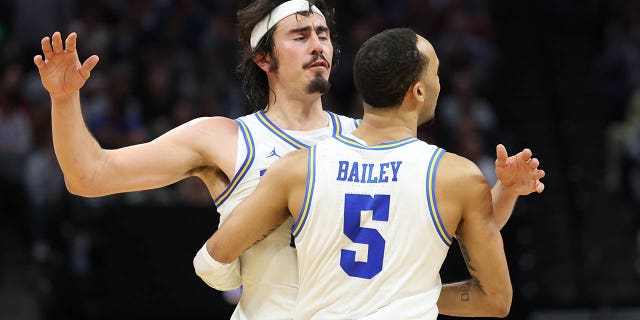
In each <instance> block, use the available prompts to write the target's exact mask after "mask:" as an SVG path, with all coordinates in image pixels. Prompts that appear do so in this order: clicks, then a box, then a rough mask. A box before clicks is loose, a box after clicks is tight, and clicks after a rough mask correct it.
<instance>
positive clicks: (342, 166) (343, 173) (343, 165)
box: [336, 161, 349, 181]
mask: <svg viewBox="0 0 640 320" xmlns="http://www.w3.org/2000/svg"><path fill="white" fill-rule="evenodd" d="M338 166H339V167H338V178H337V179H336V180H338V181H345V180H347V171H348V170H349V161H340V162H338Z"/></svg>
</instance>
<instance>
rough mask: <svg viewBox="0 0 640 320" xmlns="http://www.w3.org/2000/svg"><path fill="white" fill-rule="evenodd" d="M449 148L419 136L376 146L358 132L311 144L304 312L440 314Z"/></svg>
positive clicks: (301, 250)
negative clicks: (442, 171) (442, 196)
mask: <svg viewBox="0 0 640 320" xmlns="http://www.w3.org/2000/svg"><path fill="white" fill-rule="evenodd" d="M443 153H444V150H442V149H439V148H437V147H435V146H432V145H429V144H426V143H424V142H422V141H419V140H417V139H414V138H409V139H404V140H400V141H395V142H392V143H384V144H380V145H376V146H372V147H367V146H365V145H364V142H362V141H360V140H358V139H357V138H355V137H354V136H352V135H347V136H339V137H337V138H335V139H330V140H329V141H325V142H322V143H320V144H318V145H317V146H316V147H313V148H312V149H311V150H310V154H309V168H310V169H309V171H308V172H309V174H308V181H307V192H306V195H305V200H304V203H303V206H302V208H303V209H302V210H301V212H300V215H299V217H298V220H297V221H296V224H295V225H294V227H293V234H294V236H295V237H296V239H295V242H296V249H297V252H298V269H299V272H300V284H299V285H300V287H299V292H298V301H297V304H296V314H295V318H296V319H391V318H393V317H395V318H401V319H436V317H437V314H438V310H437V306H436V302H437V300H438V296H439V293H440V289H441V282H440V277H439V270H440V267H441V266H442V262H443V261H444V259H445V257H446V254H447V250H448V249H449V245H450V243H451V237H450V236H449V235H448V234H447V232H446V230H445V229H444V227H443V225H442V221H441V220H440V217H439V214H438V211H437V207H436V203H435V193H433V190H432V189H431V187H430V186H433V184H434V183H435V170H436V168H437V162H438V161H439V159H440V157H441V155H442V154H443Z"/></svg>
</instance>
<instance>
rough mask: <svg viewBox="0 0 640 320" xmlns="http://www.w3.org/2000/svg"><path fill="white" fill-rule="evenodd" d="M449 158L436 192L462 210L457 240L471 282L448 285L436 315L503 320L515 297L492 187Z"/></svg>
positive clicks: (470, 165)
mask: <svg viewBox="0 0 640 320" xmlns="http://www.w3.org/2000/svg"><path fill="white" fill-rule="evenodd" d="M447 156H448V157H447ZM445 157H447V158H443V160H442V161H441V164H440V166H441V167H440V168H439V169H438V172H439V173H440V172H444V173H442V174H438V176H437V178H436V183H437V185H436V188H438V189H437V190H438V191H439V192H440V194H443V195H448V196H447V197H449V198H448V201H450V202H453V203H454V204H457V207H456V208H458V209H459V212H460V222H459V224H458V227H457V229H456V232H455V234H456V239H457V241H458V244H459V246H460V250H461V253H462V256H463V258H464V261H465V263H466V265H467V269H468V270H469V273H470V275H471V279H469V280H467V281H462V282H457V283H451V284H445V285H444V286H443V287H442V292H441V294H440V297H439V299H438V309H439V311H440V313H441V314H446V315H452V316H476V317H505V316H506V315H507V314H508V313H509V309H510V307H511V299H512V294H513V293H512V288H511V280H510V277H509V269H508V267H507V261H506V257H505V253H504V248H503V243H502V236H501V235H500V232H499V230H498V226H497V225H496V223H495V220H494V218H493V214H492V201H491V194H490V190H489V186H488V185H487V183H486V180H485V179H484V177H483V176H482V173H481V172H480V170H479V169H478V168H477V167H476V166H475V165H474V164H473V163H471V162H470V161H468V160H466V159H464V158H461V157H458V156H455V155H450V154H446V155H445ZM447 166H448V167H449V169H448V170H447V169H446V167H447ZM438 180H440V182H438ZM436 196H437V193H436ZM437 197H438V196H437ZM438 201H439V202H440V199H438Z"/></svg>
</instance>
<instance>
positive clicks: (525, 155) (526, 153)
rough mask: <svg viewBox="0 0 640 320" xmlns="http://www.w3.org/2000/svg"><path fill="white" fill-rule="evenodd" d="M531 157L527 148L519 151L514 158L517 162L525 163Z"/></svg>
mask: <svg viewBox="0 0 640 320" xmlns="http://www.w3.org/2000/svg"><path fill="white" fill-rule="evenodd" d="M531 155H533V153H532V152H531V150H530V149H529V148H525V149H524V150H522V151H520V152H519V153H518V154H517V155H516V156H517V157H518V160H521V161H524V162H527V161H529V160H530V159H531Z"/></svg>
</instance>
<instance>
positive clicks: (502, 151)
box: [496, 143, 509, 167]
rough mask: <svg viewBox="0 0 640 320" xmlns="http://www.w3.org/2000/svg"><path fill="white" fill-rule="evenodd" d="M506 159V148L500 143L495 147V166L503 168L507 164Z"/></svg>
mask: <svg viewBox="0 0 640 320" xmlns="http://www.w3.org/2000/svg"><path fill="white" fill-rule="evenodd" d="M508 157H509V155H508V154H507V148H505V147H504V145H503V144H502V143H500V144H498V145H497V146H496V166H497V167H501V166H505V165H506V164H507V158H508Z"/></svg>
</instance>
